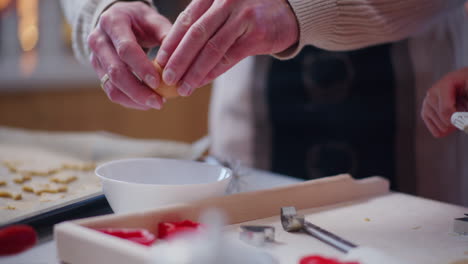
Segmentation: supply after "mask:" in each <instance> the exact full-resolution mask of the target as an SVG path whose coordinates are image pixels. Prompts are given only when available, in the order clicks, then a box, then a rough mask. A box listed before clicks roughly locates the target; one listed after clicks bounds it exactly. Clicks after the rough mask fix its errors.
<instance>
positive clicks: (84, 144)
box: [0, 127, 209, 232]
mask: <svg viewBox="0 0 468 264" xmlns="http://www.w3.org/2000/svg"><path fill="white" fill-rule="evenodd" d="M208 145H209V139H208V138H203V139H201V140H199V141H197V142H195V143H193V144H188V143H182V142H174V141H166V140H141V139H132V138H127V137H123V136H119V135H115V134H110V133H107V132H94V133H71V132H68V133H60V132H53V133H51V132H45V131H29V130H22V129H15V128H8V127H0V149H7V150H14V149H18V150H22V151H24V150H25V149H31V150H34V151H41V152H38V153H51V155H56V156H60V157H63V156H66V157H67V158H70V159H73V160H76V161H80V162H84V163H95V164H97V165H99V164H101V163H103V162H106V161H108V160H113V159H119V158H130V157H164V158H176V159H190V160H194V159H197V158H198V157H200V156H201V155H202V154H203V153H204V152H205V151H206V149H207V148H208ZM18 155H19V156H21V152H20V154H18ZM2 157H5V155H3V156H2ZM0 161H1V160H0ZM0 167H1V168H0V170H1V171H0V175H5V174H4V173H5V171H6V168H4V167H2V166H0ZM3 170H5V171H3ZM2 172H3V174H2ZM83 173H84V172H83ZM87 174H88V176H89V175H92V177H96V176H94V171H89V172H87ZM2 177H8V176H2ZM0 180H1V177H0ZM96 181H97V182H99V179H97V177H96ZM11 186H14V188H17V189H18V188H20V187H21V186H20V185H17V186H16V185H14V184H11ZM0 188H5V187H0ZM0 199H3V200H2V201H0V202H2V203H1V204H0V206H3V205H4V204H3V203H5V204H6V203H7V202H6V201H7V200H6V199H5V198H0ZM8 203H14V201H8ZM3 210H4V211H3V212H2V215H3V217H0V227H4V226H7V225H11V224H23V223H24V224H30V225H32V226H34V227H36V228H37V229H38V231H39V232H41V230H48V231H49V232H50V229H51V227H52V225H53V224H55V223H58V222H60V221H64V220H69V219H76V218H79V217H86V216H92V215H100V214H106V213H112V211H111V209H110V207H109V205H108V203H107V201H106V200H105V197H104V196H103V194H102V188H101V187H100V186H92V187H91V188H89V189H88V190H86V191H83V192H82V193H81V194H80V193H79V194H76V195H73V196H70V197H69V198H65V199H63V200H58V201H53V202H50V203H48V204H46V205H40V206H32V207H31V208H26V209H24V210H23V211H20V212H14V214H10V215H7V213H8V212H6V211H5V209H3ZM2 215H0V216H2Z"/></svg>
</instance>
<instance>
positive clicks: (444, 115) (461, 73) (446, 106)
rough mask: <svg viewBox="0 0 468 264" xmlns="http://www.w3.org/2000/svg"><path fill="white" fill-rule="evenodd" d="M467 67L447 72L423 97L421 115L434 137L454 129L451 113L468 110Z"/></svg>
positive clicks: (441, 135)
mask: <svg viewBox="0 0 468 264" xmlns="http://www.w3.org/2000/svg"><path fill="white" fill-rule="evenodd" d="M467 81H468V68H463V69H460V70H458V71H455V72H452V73H449V74H447V75H445V76H444V78H442V79H441V80H440V81H438V82H437V83H436V84H435V85H434V86H432V87H431V88H430V89H429V90H428V91H427V94H426V97H425V98H424V102H423V106H422V111H421V116H422V119H423V120H424V123H425V124H426V127H427V128H428V129H429V131H430V132H431V134H432V135H433V136H434V137H438V138H439V137H445V136H447V135H449V134H450V133H452V132H453V131H454V130H455V127H454V126H453V125H452V124H451V121H450V119H451V117H452V114H453V113H454V112H456V111H468V84H467Z"/></svg>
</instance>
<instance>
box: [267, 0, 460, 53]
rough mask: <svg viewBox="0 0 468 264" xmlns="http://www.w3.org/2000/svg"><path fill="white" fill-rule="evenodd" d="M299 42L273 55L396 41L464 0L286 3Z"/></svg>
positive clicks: (311, 0) (302, 0) (308, 0)
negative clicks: (295, 23) (309, 48)
mask: <svg viewBox="0 0 468 264" xmlns="http://www.w3.org/2000/svg"><path fill="white" fill-rule="evenodd" d="M288 1H289V4H290V6H291V8H292V10H293V12H294V13H295V15H296V18H297V21H298V25H299V34H300V36H299V41H298V43H296V44H295V45H294V46H292V47H290V48H288V49H287V50H285V51H283V52H281V53H278V54H275V57H277V58H279V59H289V58H292V57H294V56H296V55H297V54H298V53H299V52H300V51H301V49H302V48H303V47H304V46H306V45H313V46H316V47H319V48H322V49H327V50H335V51H346V50H352V49H359V48H364V47H366V46H371V45H376V44H382V43H386V42H393V41H398V40H401V39H404V38H407V37H408V36H410V35H412V34H414V33H416V32H418V31H420V30H422V29H424V28H425V27H427V26H429V25H430V24H431V23H433V22H434V21H436V20H437V19H438V18H440V17H442V16H444V15H445V14H447V13H449V11H451V10H452V9H454V8H456V7H459V8H463V7H462V6H463V3H464V2H465V0H288Z"/></svg>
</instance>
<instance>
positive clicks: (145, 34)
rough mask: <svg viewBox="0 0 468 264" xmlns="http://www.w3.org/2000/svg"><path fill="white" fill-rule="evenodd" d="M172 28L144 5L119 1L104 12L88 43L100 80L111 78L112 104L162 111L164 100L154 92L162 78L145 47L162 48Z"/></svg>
mask: <svg viewBox="0 0 468 264" xmlns="http://www.w3.org/2000/svg"><path fill="white" fill-rule="evenodd" d="M171 26H172V25H171V23H170V22H169V20H167V19H166V18H165V17H163V16H162V15H160V14H159V13H158V12H157V11H156V10H155V9H153V8H151V7H150V6H148V5H146V4H145V3H142V2H118V3H115V4H113V5H112V6H111V7H110V8H109V9H107V10H106V11H105V12H103V13H102V15H101V17H100V19H99V23H98V25H97V27H96V28H95V29H94V31H93V32H92V33H91V34H90V35H89V38H88V44H89V46H90V48H91V50H92V55H91V64H92V65H93V68H94V70H95V71H96V72H97V74H98V76H99V78H101V79H102V77H103V76H104V75H105V74H107V75H108V76H109V81H107V82H105V84H104V85H103V89H104V91H105V92H106V94H107V96H108V97H109V99H110V100H111V101H113V102H115V103H119V104H121V105H123V106H125V107H129V108H135V109H140V110H148V109H150V108H155V109H161V108H162V105H163V101H164V99H163V98H162V97H161V96H159V95H158V94H157V93H155V92H154V91H153V90H151V88H152V89H156V88H157V87H158V86H159V84H160V82H161V80H160V75H159V73H158V72H157V71H156V68H155V66H154V65H153V63H152V62H151V61H150V60H149V59H148V58H147V56H146V54H145V52H144V51H143V48H150V47H154V46H157V45H160V43H161V42H162V40H163V39H164V37H165V36H166V35H167V33H168V32H169V29H170V28H171ZM136 76H138V78H137V77H136ZM139 79H140V80H142V81H140V80H139ZM145 84H146V85H145Z"/></svg>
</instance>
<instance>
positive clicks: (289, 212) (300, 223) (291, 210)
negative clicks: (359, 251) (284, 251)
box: [281, 207, 357, 253]
mask: <svg viewBox="0 0 468 264" xmlns="http://www.w3.org/2000/svg"><path fill="white" fill-rule="evenodd" d="M281 224H282V225H283V229H284V230H285V231H287V232H300V231H302V232H305V233H307V234H308V235H310V236H312V237H314V238H316V239H318V240H320V241H322V242H324V243H326V244H328V245H330V246H332V247H334V248H336V249H338V250H339V251H341V252H343V253H348V252H349V251H350V250H351V249H353V248H356V247H357V245H355V244H353V243H351V242H349V241H346V240H345V239H343V238H341V237H339V236H337V235H335V234H333V233H331V232H329V231H327V230H325V229H322V228H320V227H318V226H316V225H314V224H312V223H309V222H307V221H305V219H304V216H303V215H298V214H297V212H296V208H295V207H282V208H281Z"/></svg>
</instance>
